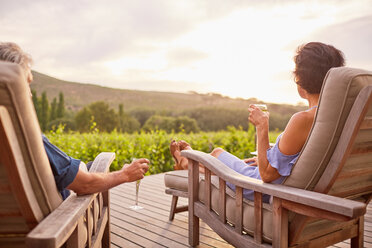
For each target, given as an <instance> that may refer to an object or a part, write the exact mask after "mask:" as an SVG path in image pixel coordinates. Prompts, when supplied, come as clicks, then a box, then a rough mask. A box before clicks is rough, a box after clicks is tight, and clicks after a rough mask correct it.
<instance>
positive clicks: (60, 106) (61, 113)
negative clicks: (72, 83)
mask: <svg viewBox="0 0 372 248" xmlns="http://www.w3.org/2000/svg"><path fill="white" fill-rule="evenodd" d="M64 115H65V99H64V95H63V93H62V92H59V100H58V107H57V118H62V117H63V116H64Z"/></svg>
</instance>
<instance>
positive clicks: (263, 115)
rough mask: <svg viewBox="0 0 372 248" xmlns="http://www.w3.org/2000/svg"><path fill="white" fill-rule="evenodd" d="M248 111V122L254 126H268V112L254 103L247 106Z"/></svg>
mask: <svg viewBox="0 0 372 248" xmlns="http://www.w3.org/2000/svg"><path fill="white" fill-rule="evenodd" d="M248 111H249V117H248V120H249V122H250V123H252V124H253V125H255V126H256V127H266V128H268V127H269V115H270V114H269V112H262V110H261V109H259V108H258V107H256V106H255V105H254V104H251V105H250V106H249V108H248Z"/></svg>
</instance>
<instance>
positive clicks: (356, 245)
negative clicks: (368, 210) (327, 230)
mask: <svg viewBox="0 0 372 248" xmlns="http://www.w3.org/2000/svg"><path fill="white" fill-rule="evenodd" d="M358 227H359V228H358V235H357V236H356V237H354V238H352V239H351V242H350V247H351V248H362V247H364V246H363V245H364V216H362V217H360V218H359V221H358Z"/></svg>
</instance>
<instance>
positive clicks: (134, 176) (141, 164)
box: [121, 158, 150, 182]
mask: <svg viewBox="0 0 372 248" xmlns="http://www.w3.org/2000/svg"><path fill="white" fill-rule="evenodd" d="M149 163H150V161H149V160H148V159H146V158H140V159H136V160H134V161H133V162H132V163H130V164H125V165H124V166H123V168H122V169H121V171H122V172H123V175H124V176H125V177H126V179H125V181H126V182H133V181H136V180H139V179H142V178H143V177H144V176H145V173H146V172H147V171H148V169H149Z"/></svg>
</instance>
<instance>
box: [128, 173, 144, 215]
mask: <svg viewBox="0 0 372 248" xmlns="http://www.w3.org/2000/svg"><path fill="white" fill-rule="evenodd" d="M140 183H141V180H137V181H136V201H135V203H134V205H133V206H130V207H129V208H131V209H133V210H140V209H143V207H141V206H138V191H139V186H140Z"/></svg>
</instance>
